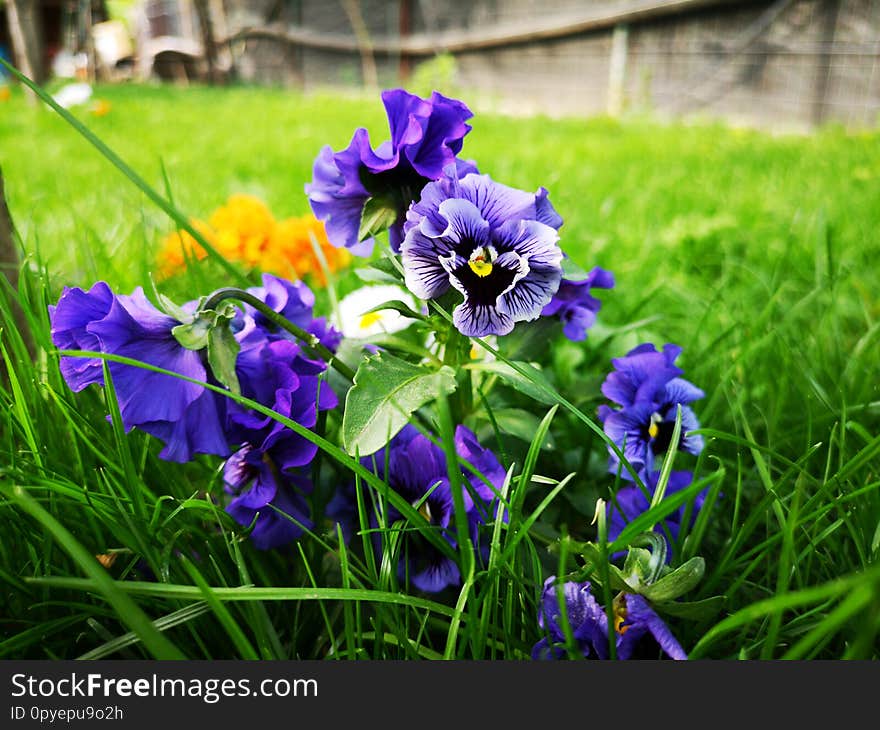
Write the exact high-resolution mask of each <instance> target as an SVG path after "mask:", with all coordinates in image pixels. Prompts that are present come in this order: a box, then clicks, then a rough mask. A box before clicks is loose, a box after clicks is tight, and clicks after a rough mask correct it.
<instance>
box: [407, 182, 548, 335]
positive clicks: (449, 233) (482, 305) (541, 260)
mask: <svg viewBox="0 0 880 730" xmlns="http://www.w3.org/2000/svg"><path fill="white" fill-rule="evenodd" d="M543 221H546V222H543ZM561 223H562V221H561V219H560V218H559V216H558V215H557V214H556V212H555V211H554V210H553V208H552V206H551V205H550V203H549V201H548V200H547V194H546V190H543V189H542V190H539V191H538V192H537V193H526V192H524V191H522V190H516V189H515V188H510V187H507V186H506V185H501V184H500V183H496V182H494V181H493V180H492V179H491V178H490V177H489V176H488V175H475V174H471V175H467V176H465V177H464V178H462V179H461V180H458V179H456V178H455V177H454V176H449V175H447V177H446V178H444V179H442V180H440V181H438V182H435V183H431V184H429V185H427V186H426V187H425V189H424V190H423V191H422V197H421V199H420V200H419V202H418V203H416V204H414V205H413V206H412V207H411V208H410V210H409V212H408V213H407V223H406V237H405V238H404V241H403V245H402V246H401V254H402V263H403V268H404V273H405V280H406V285H407V287H408V288H409V289H410V291H412V292H413V293H414V294H415V295H416V296H418V297H420V298H422V299H436V298H437V297H440V296H441V295H443V294H444V293H445V292H446V291H447V290H448V289H449V288H450V286H451V287H454V288H455V289H457V290H458V291H459V292H461V294H462V295H463V296H464V301H463V302H462V303H461V304H459V305H458V306H457V307H456V308H455V309H454V310H453V313H452V318H453V323H454V324H455V326H456V328H457V329H458V330H459V331H460V332H461V333H462V334H463V335H465V336H468V337H484V336H486V335H505V334H508V333H509V332H510V331H511V330H512V329H513V327H514V324H515V323H516V322H522V321H529V320H533V319H536V318H537V317H538V316H540V314H541V310H542V309H543V308H544V307H545V306H546V305H547V304H549V303H550V300H551V299H552V297H553V295H554V294H555V293H556V291H557V290H558V289H559V283H560V281H561V279H562V266H561V263H562V250H561V249H560V248H559V245H558V241H559V235H558V233H557V232H556V228H557V227H558V226H559V225H561Z"/></svg>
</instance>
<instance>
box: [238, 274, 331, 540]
mask: <svg viewBox="0 0 880 730" xmlns="http://www.w3.org/2000/svg"><path fill="white" fill-rule="evenodd" d="M263 284H264V286H263V287H260V288H256V289H251V290H249V292H250V293H252V294H254V296H257V297H259V298H260V299H261V300H263V301H264V302H266V304H268V305H269V306H270V307H272V309H273V310H275V311H277V312H279V313H280V314H282V315H284V316H285V317H286V318H287V319H289V320H291V321H292V322H294V323H295V324H297V325H298V326H300V327H301V328H302V329H304V330H307V331H309V332H311V333H312V334H316V335H317V336H318V337H319V339H321V340H322V341H324V342H325V344H327V345H328V346H332V347H335V346H336V344H338V342H339V339H338V337H337V334H338V333H336V332H335V330H332V328H328V327H327V325H326V323H325V322H324V321H323V320H313V319H312V304H313V303H314V296H313V294H312V292H311V291H310V290H309V289H308V288H307V287H306V286H305V285H304V284H301V283H299V282H297V283H291V282H287V281H284V280H282V279H278V278H277V277H273V276H270V275H264V276H263ZM237 326H238V328H239V331H238V333H237V335H236V339H237V340H238V342H239V345H240V346H241V349H240V351H239V353H238V357H237V359H236V366H235V371H236V375H237V377H238V382H239V385H240V387H241V392H242V395H244V396H245V397H248V398H251V399H252V400H255V401H257V402H259V403H261V404H263V405H265V406H268V407H270V408H271V409H272V410H273V411H275V412H276V413H278V414H279V415H282V416H285V417H287V418H290V419H291V420H293V421H296V422H297V423H299V424H300V425H302V426H305V427H306V428H313V427H314V426H315V424H316V423H317V419H318V412H319V411H324V410H329V409H331V408H335V407H336V405H337V403H338V399H337V397H336V394H335V393H334V392H333V390H332V389H331V387H330V385H329V384H328V383H327V382H326V380H325V379H324V378H323V374H324V372H325V371H326V369H327V364H326V363H325V362H323V361H321V360H313V359H310V358H309V357H307V356H306V355H305V353H304V352H303V349H302V345H301V344H300V343H298V342H296V341H295V340H294V339H293V338H292V336H291V335H289V333H287V332H286V331H284V330H279V329H277V328H275V327H274V325H272V324H271V322H269V320H268V319H266V318H265V317H263V316H262V315H260V314H259V313H258V312H256V311H255V310H253V309H252V308H251V307H245V311H244V313H243V315H242V316H241V317H240V318H239V321H238V322H237ZM322 334H323V335H324V336H322ZM227 431H228V433H229V438H230V440H231V441H232V442H234V443H237V444H240V445H241V447H240V449H239V450H238V451H237V452H236V453H235V454H233V456H231V457H230V458H229V459H228V460H227V463H226V466H225V468H224V480H225V482H226V490H227V492H229V493H230V494H233V495H235V498H234V499H233V500H232V501H231V502H230V503H229V505H228V506H227V508H226V509H227V511H228V512H229V513H230V514H231V515H232V516H233V517H234V518H235V519H236V520H237V521H238V522H239V523H240V524H242V525H245V526H247V525H250V524H251V522H253V521H254V519H256V524H255V526H254V529H253V531H252V532H251V539H252V540H253V541H254V544H255V545H256V546H257V547H258V548H261V549H267V548H272V547H281V546H283V545H286V544H289V543H290V542H291V541H293V540H295V539H296V538H298V537H299V536H300V535H301V534H302V528H301V527H299V526H298V525H297V524H296V522H298V523H300V524H301V525H303V526H305V527H308V528H311V526H312V522H311V521H310V520H309V517H308V515H309V508H308V503H307V502H306V500H305V496H304V495H305V494H308V493H309V492H311V483H310V482H309V480H308V479H307V478H306V477H304V476H302V475H301V474H300V469H301V468H302V467H305V466H306V465H308V464H309V463H310V462H311V461H312V459H313V458H314V456H315V453H316V452H317V446H316V445H315V444H314V443H313V442H312V441H310V440H309V439H307V438H305V437H303V436H300V435H299V434H297V433H296V432H294V431H293V430H292V429H290V428H288V427H287V426H285V425H284V424H282V423H279V422H278V421H277V420H275V419H274V418H270V417H269V416H264V415H263V414H261V413H257V412H256V411H253V410H251V409H249V408H245V407H243V406H240V405H238V404H234V403H233V404H231V405H230V406H229V413H228V419H227ZM278 510H281V511H282V512H284V513H286V514H288V515H290V516H292V517H294V518H295V520H296V522H292V521H291V520H289V519H287V518H286V517H285V516H284V515H283V514H280V513H279V512H278Z"/></svg>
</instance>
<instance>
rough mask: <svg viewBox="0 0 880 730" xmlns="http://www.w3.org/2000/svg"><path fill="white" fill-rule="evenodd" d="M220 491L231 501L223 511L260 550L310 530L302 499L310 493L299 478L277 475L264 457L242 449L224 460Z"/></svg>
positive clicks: (305, 481)
mask: <svg viewBox="0 0 880 730" xmlns="http://www.w3.org/2000/svg"><path fill="white" fill-rule="evenodd" d="M223 481H224V488H225V490H226V492H227V493H228V494H231V495H233V499H232V500H231V501H230V503H229V504H228V505H227V507H226V511H227V512H228V513H229V514H230V515H232V517H233V519H235V521H236V522H238V523H239V524H240V525H243V526H245V527H248V526H250V525H251V524H253V525H254V528H253V530H252V531H251V533H250V538H251V540H252V541H253V543H254V545H255V546H256V547H258V548H259V549H261V550H268V549H270V548H278V547H283V546H285V545H289V544H290V543H292V542H293V541H294V540H296V539H297V538H299V537H300V536H301V535H302V534H303V531H304V529H311V528H312V526H313V523H312V521H311V520H310V519H309V506H308V503H307V502H306V497H305V495H307V494H309V493H310V492H311V491H312V484H311V482H310V481H309V479H308V478H307V477H305V476H303V475H301V474H297V473H288V472H284V473H283V472H281V471H280V470H279V468H278V466H277V465H276V464H275V463H273V462H272V460H271V459H269V458H266V453H265V452H262V451H261V450H259V449H255V448H253V447H251V446H249V445H246V446H244V447H242V448H241V449H239V450H238V451H236V452H235V453H234V454H233V455H232V456H230V457H229V458H228V459H227V460H226V464H225V465H224V467H223ZM289 518H292V519H289Z"/></svg>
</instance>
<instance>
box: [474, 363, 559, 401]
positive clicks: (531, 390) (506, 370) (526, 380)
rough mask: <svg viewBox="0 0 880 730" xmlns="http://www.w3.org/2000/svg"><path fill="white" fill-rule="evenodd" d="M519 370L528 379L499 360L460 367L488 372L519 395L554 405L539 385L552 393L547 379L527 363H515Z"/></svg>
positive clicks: (551, 386)
mask: <svg viewBox="0 0 880 730" xmlns="http://www.w3.org/2000/svg"><path fill="white" fill-rule="evenodd" d="M516 364H517V365H518V366H519V367H520V368H521V369H523V370H525V371H526V372H527V373H528V375H529V377H526V376H525V375H522V374H521V373H519V372H518V371H516V370H514V369H513V368H512V367H511V366H510V365H508V364H507V363H506V362H502V361H500V360H493V361H491V362H474V363H467V364H466V365H463V366H462V367H464V368H468V369H470V370H481V371H484V372H490V373H493V374H495V375H497V376H498V377H499V378H501V379H502V380H503V381H504V382H505V383H507V384H508V385H510V386H511V387H513V388H514V389H515V390H518V391H520V392H521V393H525V395H527V396H529V397H530V398H533V399H534V400H536V401H538V402H539V403H543V404H544V405H548V406H552V405H554V404H555V403H556V401H555V399H553V398H551V397H550V395H549V394H548V393H547V391H546V390H544V389H543V388H541V384H542V385H543V386H544V388H548V389H549V390H550V392H554V388H553V385H551V383H550V381H549V380H547V377H546V376H545V375H544V373H542V372H541V371H540V370H538V369H537V368H535V367H533V366H532V365H529V363H527V362H518V363H516Z"/></svg>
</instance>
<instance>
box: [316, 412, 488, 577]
mask: <svg viewBox="0 0 880 730" xmlns="http://www.w3.org/2000/svg"><path fill="white" fill-rule="evenodd" d="M455 445H456V452H457V453H458V454H459V456H461V457H462V458H463V459H465V460H466V461H468V462H469V463H470V464H472V465H473V466H474V467H475V468H476V469H477V470H479V471H480V473H481V474H482V475H483V476H484V477H485V478H486V480H487V481H488V482H489V484H491V485H492V486H489V485H487V484H486V483H485V482H483V480H482V479H480V478H479V477H477V476H475V475H474V474H471V473H470V472H469V471H467V470H464V469H463V470H462V477H463V479H464V480H467V483H468V485H469V487H468V486H467V485H463V488H462V491H461V496H462V504H463V506H464V510H465V513H466V517H467V520H468V524H469V529H470V533H471V538H472V539H473V540H474V543H475V545H476V547H477V548H478V549H479V548H480V545H481V543H480V529H481V528H482V527H483V526H484V525H485V524H487V523H488V522H490V521H491V520H493V519H494V517H495V514H496V512H497V501H496V500H497V497H496V492H498V491H500V489H501V487H502V485H503V482H504V476H505V472H504V469H503V468H502V467H501V465H500V464H499V463H498V460H497V459H496V458H495V455H494V454H492V452H491V451H489V450H488V449H485V448H483V447H482V446H481V445H480V444H479V442H478V441H477V438H476V436H475V435H474V434H473V432H472V431H470V429H468V428H466V427H464V426H458V427H457V428H456V430H455ZM362 463H363V464H364V466H366V467H367V468H369V469H372V470H374V471H375V473H376V475H377V476H378V477H379V478H380V479H382V480H384V481H386V482H387V484H388V486H389V487H391V488H392V489H393V490H394V491H395V492H397V493H398V494H399V495H400V496H401V497H403V498H404V499H406V500H407V501H408V502H409V503H410V504H412V505H413V506H414V507H416V508H417V509H418V512H419V514H420V515H421V517H422V518H424V520H425V521H426V522H427V523H428V525H429V528H430V529H433V530H436V531H438V532H439V534H440V535H441V536H442V538H443V539H444V540H446V541H447V542H448V543H449V544H450V545H451V546H453V547H455V546H456V545H457V536H456V532H455V500H454V498H453V493H452V487H451V485H450V482H449V476H448V473H447V468H446V457H445V454H444V453H443V450H442V449H441V448H440V447H439V446H437V445H436V444H434V443H433V442H432V441H431V440H430V439H428V438H427V437H426V436H424V435H422V434H420V433H419V432H418V431H417V430H416V428H415V427H413V426H411V425H408V426H405V427H404V428H403V430H401V431H400V433H398V434H397V435H396V436H395V437H394V438H393V439H392V440H391V442H390V443H389V444H388V446H386V447H385V448H384V449H381V450H380V451H378V452H376V453H375V454H373V455H372V456H370V457H365V458H364V459H362ZM386 464H387V471H386ZM354 498H355V492H354V489H352V487H351V485H344V486H343V487H341V488H340V489H339V490H338V491H337V493H336V496H335V497H334V498H333V500H331V503H330V504H329V505H328V515H329V516H330V517H331V518H334V519H336V521H338V522H339V524H340V525H341V527H342V530H343V535H344V537H345V539H346V541H347V540H349V539H350V538H351V535H352V533H353V531H354V530H355V529H357V526H358V518H357V507H356V505H355V503H354ZM365 502H366V503H367V504H368V505H369V504H371V502H370V500H369V499H366V500H365ZM383 506H384V509H385V514H384V515H382V517H383V519H382V523H383V524H384V525H385V526H386V527H389V528H390V527H391V526H392V525H393V524H394V523H395V522H397V521H399V520H401V519H402V515H401V513H400V512H399V510H397V509H396V508H394V507H393V506H392V505H391V504H390V503H387V502H385V503H384V504H383ZM502 519H503V518H502ZM369 521H370V524H371V525H372V527H373V528H374V529H375V528H377V527H378V524H379V520H378V519H377V516H376V515H370V518H369ZM373 542H374V545H375V548H376V550H377V552H380V551H381V549H382V538H381V535H380V534H379V532H378V531H377V532H376V533H374V537H373ZM400 555H401V560H400V563H399V564H398V568H397V574H398V577H399V578H400V579H401V580H408V581H409V583H410V585H412V586H413V587H414V588H417V589H418V590H421V591H425V592H431V593H436V592H439V591H442V590H443V589H445V588H448V587H450V586H457V585H460V584H461V573H460V572H459V569H458V565H457V564H456V563H455V561H454V560H452V559H450V558H449V557H447V556H446V555H445V554H443V553H442V552H441V551H439V550H438V549H437V548H436V547H435V546H434V545H433V544H432V543H430V542H429V541H428V540H427V539H426V538H425V537H424V536H423V535H421V534H420V533H419V531H418V530H416V529H414V528H413V527H412V526H410V528H409V529H407V530H406V532H405V533H404V539H403V543H402V545H401V548H400Z"/></svg>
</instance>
